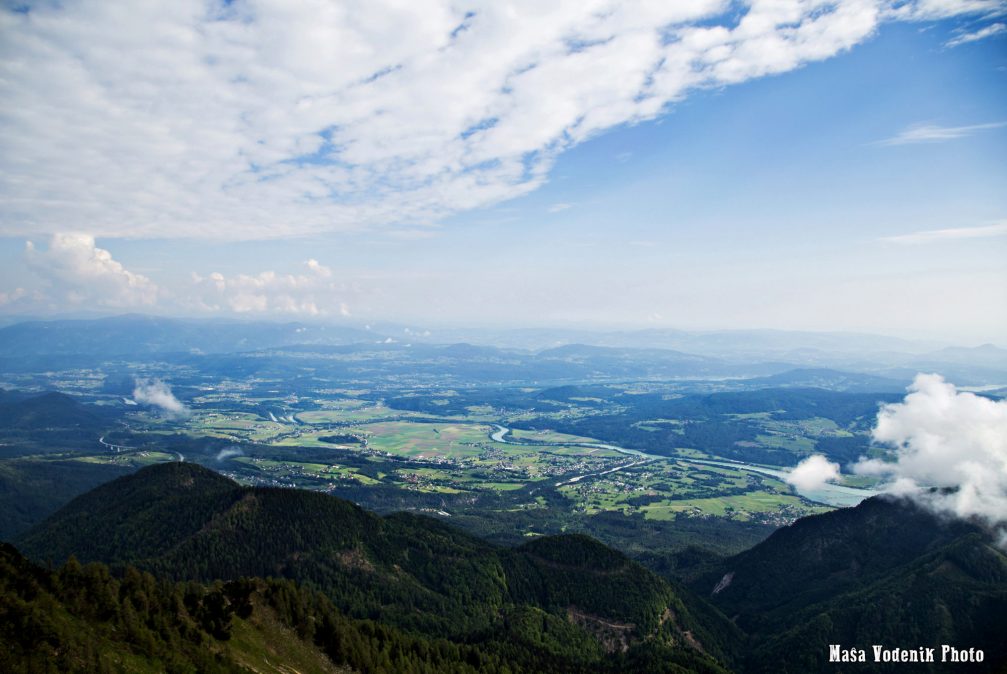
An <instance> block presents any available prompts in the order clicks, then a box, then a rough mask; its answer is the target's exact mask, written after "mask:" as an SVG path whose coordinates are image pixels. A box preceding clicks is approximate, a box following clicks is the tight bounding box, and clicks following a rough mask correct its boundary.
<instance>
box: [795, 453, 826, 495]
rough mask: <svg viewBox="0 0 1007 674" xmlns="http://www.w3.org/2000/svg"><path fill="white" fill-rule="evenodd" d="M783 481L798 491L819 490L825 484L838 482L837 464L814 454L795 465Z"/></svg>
mask: <svg viewBox="0 0 1007 674" xmlns="http://www.w3.org/2000/svg"><path fill="white" fill-rule="evenodd" d="M784 479H786V481H787V483H788V484H792V485H794V486H795V487H797V488H798V489H819V488H821V487H824V486H825V483H826V482H836V481H838V480H839V464H838V463H832V462H831V461H829V460H828V459H827V458H825V457H824V456H822V455H821V454H814V455H813V456H809V457H808V458H806V459H804V460H803V461H801V462H800V463H799V464H797V466H796V467H795V468H794V469H793V470H792V471H790V473H789V474H788V475H787V477H786V478H784Z"/></svg>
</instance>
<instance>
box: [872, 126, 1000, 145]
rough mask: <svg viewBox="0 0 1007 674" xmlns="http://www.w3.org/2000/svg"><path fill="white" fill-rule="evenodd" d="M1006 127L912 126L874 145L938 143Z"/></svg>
mask: <svg viewBox="0 0 1007 674" xmlns="http://www.w3.org/2000/svg"><path fill="white" fill-rule="evenodd" d="M1003 126H1007V121H1005V122H991V123H989V124H971V125H969V126H939V125H937V124H914V125H913V126H910V127H908V128H907V129H904V130H903V131H901V132H899V133H898V134H897V135H895V136H892V137H891V138H886V139H885V140H880V141H878V142H877V143H875V144H876V145H909V144H912V143H940V142H944V141H948V140H957V139H958V138H965V137H966V136H971V135H972V134H974V133H976V132H978V131H987V130H989V129H999V128H1001V127H1003Z"/></svg>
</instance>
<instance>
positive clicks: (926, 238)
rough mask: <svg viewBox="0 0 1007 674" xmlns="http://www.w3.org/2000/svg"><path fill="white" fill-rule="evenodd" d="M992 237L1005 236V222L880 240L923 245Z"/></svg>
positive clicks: (1006, 228) (915, 233) (937, 230)
mask: <svg viewBox="0 0 1007 674" xmlns="http://www.w3.org/2000/svg"><path fill="white" fill-rule="evenodd" d="M993 236H1007V222H1000V223H997V224H995V225H984V226H981V227H954V228H950V229H932V230H928V231H924V232H913V233H911V234H900V235H898V236H886V237H883V238H882V239H881V240H882V241H886V242H888V243H898V244H906V245H917V244H924V243H939V242H941V241H954V240H957V239H984V238H989V237H993Z"/></svg>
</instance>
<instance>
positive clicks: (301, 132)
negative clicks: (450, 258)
mask: <svg viewBox="0 0 1007 674" xmlns="http://www.w3.org/2000/svg"><path fill="white" fill-rule="evenodd" d="M992 6H996V3H990V2H984V1H980V0H970V1H967V2H960V1H959V0H955V2H954V3H951V2H948V1H943V2H937V1H935V0H917V1H916V2H908V3H904V2H893V1H891V0H840V1H838V2H837V1H834V0H751V1H750V2H749V3H747V4H746V7H745V9H746V13H745V15H744V16H743V17H742V18H741V20H740V21H736V17H735V12H736V9H737V6H736V4H735V3H731V2H729V1H728V0H679V1H676V2H657V1H650V2H639V3H632V4H630V3H622V2H617V1H616V0H587V1H581V0H578V1H573V0H571V1H569V2H563V3H547V4H543V3H540V2H533V1H532V0H526V1H524V2H511V3H473V2H466V1H464V0H463V1H462V2H454V1H453V0H428V1H426V2H414V3H400V2H392V1H391V0H387V1H385V2H381V1H377V0H375V1H370V2H349V1H348V2H340V3H327V2H321V1H320V0H305V1H303V2H289V1H288V0H247V1H244V2H242V1H239V2H234V3H227V4H225V3H220V4H218V3H213V2H211V3H207V2H204V0H179V1H177V2H172V3H153V4H151V3H137V2H128V1H127V0H119V1H108V2H95V3H39V4H37V5H33V6H31V7H30V8H29V10H28V11H23V12H22V11H14V10H12V9H4V10H0V35H2V39H0V97H2V99H3V100H4V102H5V105H4V108H3V112H2V113H0V235H12V234H25V233H29V232H64V231H88V232H92V233H94V234H95V235H97V236H129V237H179V236H182V237H216V238H222V239H247V238H270V237H285V236H291V235H298V234H309V233H313V232H322V231H335V230H358V229H366V228H374V227H383V226H390V227H392V228H396V229H398V228H400V227H401V225H403V224H404V225H414V224H423V223H429V222H433V221H436V220H438V219H440V218H442V217H444V216H446V215H448V214H450V213H453V212H458V211H462V210H467V209H472V208H476V207H483V206H487V205H490V204H493V203H497V202H500V201H502V200H505V199H509V198H512V197H515V196H518V195H521V194H525V193H527V192H529V191H531V190H534V189H535V188H536V187H538V186H539V185H541V184H542V182H543V181H544V180H545V179H546V177H547V174H548V172H549V170H550V168H551V166H552V163H553V161H554V159H555V157H556V156H557V154H558V153H560V152H562V151H563V150H564V149H566V148H568V147H571V146H573V145H575V144H577V143H579V142H581V141H583V140H585V139H587V138H589V137H591V136H593V135H596V134H598V133H600V132H602V131H604V130H606V129H609V128H611V127H613V126H616V125H619V124H626V123H635V122H638V121H641V120H645V119H651V118H654V117H656V116H657V115H659V114H661V113H662V111H664V110H665V108H666V107H667V105H668V104H669V103H672V102H674V101H677V100H680V99H682V98H683V97H684V96H686V95H687V93H688V92H689V91H690V90H693V89H696V88H702V87H716V86H722V85H725V84H731V83H735V82H741V81H744V80H746V79H749V78H753V77H759V76H762V75H766V74H771V73H780V72H785V71H787V70H791V69H793V68H797V67H800V66H801V65H803V64H805V63H808V62H811V61H816V60H821V59H825V58H828V57H830V56H833V55H834V54H836V53H839V52H841V51H843V50H846V49H849V48H851V47H853V46H854V45H856V44H857V43H859V42H861V41H863V40H864V39H866V38H867V37H869V36H870V35H871V34H873V32H874V31H875V30H876V29H877V27H878V26H879V25H880V23H881V22H882V21H885V20H899V19H913V20H915V19H919V18H930V17H934V16H945V15H951V14H956V13H962V12H966V11H968V12H974V11H980V12H983V11H989V8H990V7H992ZM99 178H100V179H99Z"/></svg>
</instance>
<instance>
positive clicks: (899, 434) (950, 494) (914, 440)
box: [854, 374, 1007, 527]
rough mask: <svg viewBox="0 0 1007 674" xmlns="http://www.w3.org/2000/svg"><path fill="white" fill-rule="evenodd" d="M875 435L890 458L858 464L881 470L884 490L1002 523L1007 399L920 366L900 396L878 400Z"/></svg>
mask: <svg viewBox="0 0 1007 674" xmlns="http://www.w3.org/2000/svg"><path fill="white" fill-rule="evenodd" d="M873 435H874V440H875V441H876V442H879V443H883V444H886V445H889V446H891V447H894V448H895V451H896V455H895V461H894V462H886V461H880V460H876V459H875V460H862V461H860V462H859V463H858V464H856V466H855V467H854V470H855V471H856V472H859V473H862V474H868V475H880V476H884V477H886V478H888V480H889V484H888V486H887V490H888V491H889V492H891V493H895V494H901V495H905V496H907V497H909V498H912V499H913V500H915V501H917V502H919V503H921V504H923V505H925V506H927V507H929V508H931V509H933V510H935V511H937V512H944V513H951V514H954V515H956V516H959V517H978V518H980V519H982V520H984V521H985V522H987V523H988V524H990V525H993V526H1001V527H1002V526H1003V525H1005V524H1007V400H1000V401H993V400H990V399H988V398H983V397H980V396H977V395H974V394H972V393H966V392H960V391H958V390H956V389H955V387H954V386H953V385H952V384H949V383H948V382H946V381H944V379H943V378H942V377H941V376H940V375H937V374H919V375H917V376H916V379H915V380H914V381H913V384H912V386H910V387H909V394H908V395H907V396H906V397H905V399H904V400H903V402H901V403H894V404H890V405H884V406H883V407H882V408H881V411H880V412H879V413H878V420H877V425H876V426H875V428H874V431H873ZM931 487H938V488H939V489H938V490H936V491H935V490H932V489H929V488H931Z"/></svg>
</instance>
